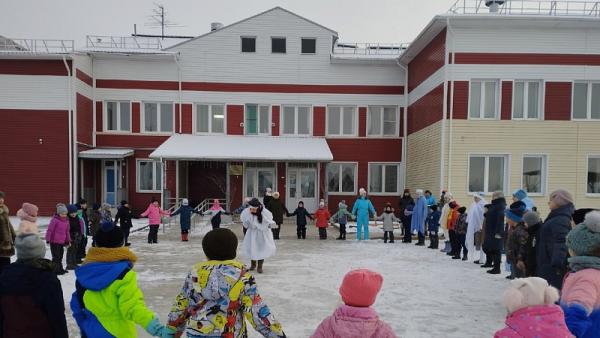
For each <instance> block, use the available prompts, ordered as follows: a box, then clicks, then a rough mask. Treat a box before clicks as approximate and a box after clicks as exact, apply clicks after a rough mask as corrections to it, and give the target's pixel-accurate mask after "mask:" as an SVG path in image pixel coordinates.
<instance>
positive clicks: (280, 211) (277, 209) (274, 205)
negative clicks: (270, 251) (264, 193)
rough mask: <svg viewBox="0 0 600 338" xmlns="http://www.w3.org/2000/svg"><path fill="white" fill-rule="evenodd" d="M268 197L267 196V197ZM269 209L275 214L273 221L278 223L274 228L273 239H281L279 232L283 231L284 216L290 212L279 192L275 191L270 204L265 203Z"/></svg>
mask: <svg viewBox="0 0 600 338" xmlns="http://www.w3.org/2000/svg"><path fill="white" fill-rule="evenodd" d="M265 198H266V197H265ZM265 207H266V208H267V209H269V210H270V211H271V213H272V214H273V222H275V224H276V225H277V228H272V229H271V230H272V231H273V239H279V233H280V232H281V225H282V224H283V216H286V215H287V214H289V211H288V210H287V208H286V207H285V205H283V202H281V200H280V199H279V192H277V191H275V192H274V193H273V197H272V198H271V200H270V201H269V204H268V205H265Z"/></svg>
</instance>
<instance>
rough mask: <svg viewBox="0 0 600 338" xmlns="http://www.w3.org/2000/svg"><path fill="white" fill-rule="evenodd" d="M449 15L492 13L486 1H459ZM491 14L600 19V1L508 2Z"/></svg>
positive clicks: (536, 0)
mask: <svg viewBox="0 0 600 338" xmlns="http://www.w3.org/2000/svg"><path fill="white" fill-rule="evenodd" d="M448 13H450V14H490V11H489V8H488V7H487V6H486V0H457V1H456V2H455V3H454V5H453V6H452V7H451V8H450V10H448ZM491 14H499V15H546V16H581V17H600V1H566V0H563V1H550V0H506V1H505V2H504V3H503V4H500V5H499V6H498V11H497V12H495V13H491Z"/></svg>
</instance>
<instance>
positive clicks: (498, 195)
mask: <svg viewBox="0 0 600 338" xmlns="http://www.w3.org/2000/svg"><path fill="white" fill-rule="evenodd" d="M485 207H486V209H487V213H486V214H485V216H484V218H485V238H484V241H483V251H484V252H485V254H486V262H485V264H484V265H482V266H481V267H484V268H492V269H491V270H488V271H487V273H490V274H494V275H497V274H500V263H501V261H502V253H501V251H502V238H503V234H504V210H505V209H506V199H504V194H503V193H502V192H501V191H496V192H494V194H493V195H492V203H491V204H488V205H486V206H485Z"/></svg>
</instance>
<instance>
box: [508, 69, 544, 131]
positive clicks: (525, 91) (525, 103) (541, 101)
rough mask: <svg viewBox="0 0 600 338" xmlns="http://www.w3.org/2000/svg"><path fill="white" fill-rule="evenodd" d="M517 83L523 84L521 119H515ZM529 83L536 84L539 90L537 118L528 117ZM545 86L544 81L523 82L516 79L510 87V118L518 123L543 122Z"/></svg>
mask: <svg viewBox="0 0 600 338" xmlns="http://www.w3.org/2000/svg"><path fill="white" fill-rule="evenodd" d="M517 82H523V83H524V84H525V85H524V86H523V117H515V98H516V95H515V88H516V83H517ZM529 83H537V84H538V86H539V87H538V88H539V95H538V112H537V113H538V117H534V118H532V117H529ZM545 89H546V84H545V82H544V80H524V79H517V80H514V81H513V87H512V107H511V118H512V119H513V120H518V121H542V120H544V97H545V95H546V90H545Z"/></svg>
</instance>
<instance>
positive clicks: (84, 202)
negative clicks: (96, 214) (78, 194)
mask: <svg viewBox="0 0 600 338" xmlns="http://www.w3.org/2000/svg"><path fill="white" fill-rule="evenodd" d="M79 204H80V205H81V204H87V201H86V199H85V198H80V199H79Z"/></svg>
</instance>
